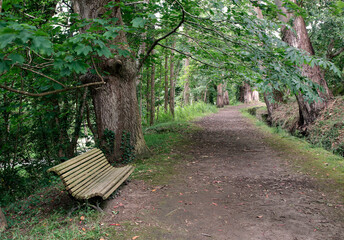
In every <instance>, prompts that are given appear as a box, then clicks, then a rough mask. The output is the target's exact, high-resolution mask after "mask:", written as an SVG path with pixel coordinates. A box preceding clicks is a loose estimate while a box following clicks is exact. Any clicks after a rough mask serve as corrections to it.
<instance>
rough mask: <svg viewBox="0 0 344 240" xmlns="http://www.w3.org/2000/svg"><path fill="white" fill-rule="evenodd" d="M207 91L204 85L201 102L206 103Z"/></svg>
mask: <svg viewBox="0 0 344 240" xmlns="http://www.w3.org/2000/svg"><path fill="white" fill-rule="evenodd" d="M207 93H208V88H207V87H206V88H205V90H204V95H203V102H205V103H207Z"/></svg>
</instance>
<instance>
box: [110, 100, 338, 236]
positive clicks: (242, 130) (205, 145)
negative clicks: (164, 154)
mask: <svg viewBox="0 0 344 240" xmlns="http://www.w3.org/2000/svg"><path fill="white" fill-rule="evenodd" d="M242 107H243V106H232V107H227V108H225V109H222V110H220V111H219V113H216V114H212V115H210V116H207V117H204V118H202V119H201V120H199V121H197V122H196V124H197V125H199V126H200V127H201V128H202V130H200V131H197V132H196V133H194V134H193V135H192V136H191V139H192V142H193V143H192V146H191V147H189V148H188V150H187V151H188V152H187V153H185V154H186V155H188V156H190V155H191V156H192V159H190V158H187V160H185V162H184V161H183V162H182V163H181V164H179V165H178V166H177V167H178V171H179V172H180V174H179V175H178V176H175V177H174V178H173V179H172V180H171V182H170V183H169V184H168V185H167V186H157V187H156V188H154V189H152V188H151V187H148V186H146V185H144V186H143V185H142V182H140V181H132V182H131V183H130V184H129V185H127V186H126V187H125V188H123V190H122V194H121V196H119V198H116V199H114V200H112V201H109V203H108V206H107V211H111V210H113V207H114V206H117V205H118V204H122V205H120V206H123V207H122V208H117V209H120V210H119V211H120V214H119V215H118V216H116V217H119V216H122V217H120V219H121V218H122V220H123V221H125V220H130V221H133V222H136V227H135V229H136V230H137V231H138V234H137V235H138V236H141V237H140V238H137V239H174V240H176V239H183V240H184V239H197V240H198V239H221V240H222V239H223V240H251V239H252V240H258V239H271V240H317V239H319V240H329V239H338V240H342V239H344V221H343V216H344V213H343V212H344V211H343V208H342V206H340V205H338V206H336V205H333V204H330V203H329V198H328V196H325V194H323V193H321V192H319V191H318V190H317V188H316V185H317V184H316V182H315V180H312V179H311V178H309V177H307V176H306V175H303V174H301V173H296V171H294V170H292V169H291V167H290V165H289V164H288V162H287V161H286V160H284V159H283V153H280V152H278V151H276V150H274V149H272V148H270V147H269V146H268V144H267V143H266V142H265V141H264V138H265V136H264V135H263V134H262V133H261V132H260V131H259V130H258V129H257V128H256V127H255V126H253V124H252V123H251V122H250V121H249V120H248V119H246V118H245V117H243V116H242V115H241V113H240V108H242ZM116 217H109V219H107V220H108V221H114V220H116ZM144 229H146V230H144ZM140 231H141V232H142V231H143V232H144V231H146V235H144V236H143V234H141V235H140Z"/></svg>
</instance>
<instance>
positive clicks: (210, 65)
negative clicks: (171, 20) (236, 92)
mask: <svg viewBox="0 0 344 240" xmlns="http://www.w3.org/2000/svg"><path fill="white" fill-rule="evenodd" d="M157 45H159V46H161V47H163V48H167V49H170V50H173V51H176V52H177V53H180V54H182V55H184V56H187V57H189V58H191V59H193V60H195V61H196V62H199V63H202V64H204V65H207V66H209V67H213V68H220V67H219V66H215V65H212V64H209V63H206V62H203V61H202V60H199V59H197V58H195V57H193V56H192V55H191V54H189V53H185V52H182V51H180V50H178V49H175V48H172V47H169V46H165V45H162V44H160V43H157Z"/></svg>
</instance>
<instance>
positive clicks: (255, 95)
mask: <svg viewBox="0 0 344 240" xmlns="http://www.w3.org/2000/svg"><path fill="white" fill-rule="evenodd" d="M252 101H253V102H259V92H258V91H257V90H253V92H252Z"/></svg>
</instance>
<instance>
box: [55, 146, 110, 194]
mask: <svg viewBox="0 0 344 240" xmlns="http://www.w3.org/2000/svg"><path fill="white" fill-rule="evenodd" d="M112 169H113V167H112V166H111V165H110V164H109V162H108V161H107V159H106V158H105V156H104V154H103V153H102V151H101V150H99V149H97V148H94V149H92V150H90V151H88V152H86V153H84V154H81V155H79V156H77V157H74V158H72V159H70V160H68V161H66V162H64V163H61V164H59V165H57V166H55V167H52V168H50V169H48V172H55V173H56V174H58V175H59V176H60V177H61V179H62V181H63V183H64V185H65V187H66V189H67V190H68V191H69V192H70V193H71V194H72V193H73V192H75V191H76V190H78V191H80V190H82V189H87V187H88V186H89V185H91V184H92V183H94V181H96V180H97V178H100V177H101V176H104V175H105V174H107V173H108V172H109V171H111V170H112Z"/></svg>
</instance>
